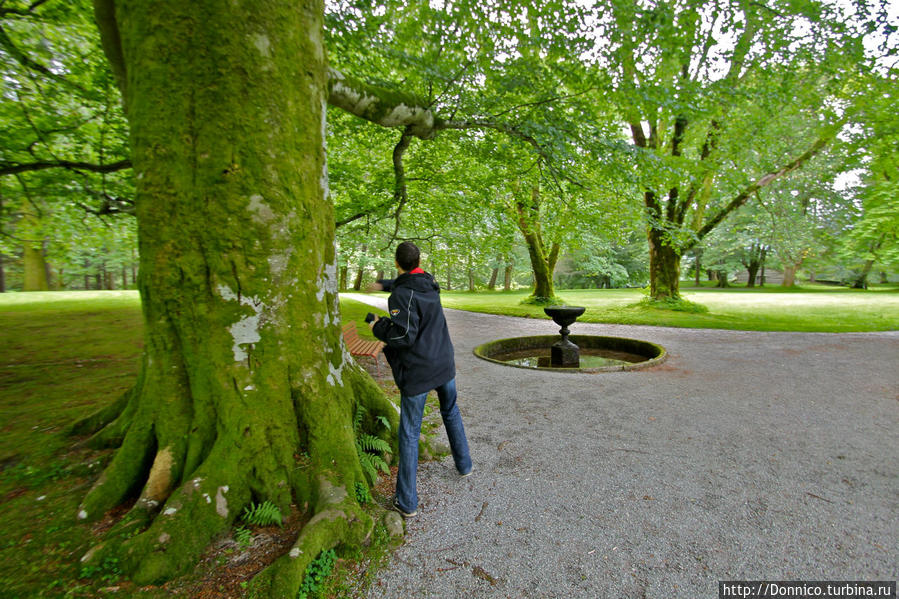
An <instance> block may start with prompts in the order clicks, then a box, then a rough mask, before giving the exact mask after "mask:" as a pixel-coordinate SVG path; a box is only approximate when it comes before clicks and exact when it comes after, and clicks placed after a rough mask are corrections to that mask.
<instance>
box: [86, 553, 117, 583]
mask: <svg viewBox="0 0 899 599" xmlns="http://www.w3.org/2000/svg"><path fill="white" fill-rule="evenodd" d="M121 574H122V570H121V569H120V568H119V560H117V559H116V558H114V557H107V558H106V559H104V560H103V561H102V562H101V563H100V564H98V565H96V566H83V567H82V568H81V573H80V574H79V577H80V578H95V579H97V580H101V581H103V582H107V583H109V582H115V581H116V580H118V578H119V576H121Z"/></svg>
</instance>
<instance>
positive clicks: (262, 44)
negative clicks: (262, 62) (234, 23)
mask: <svg viewBox="0 0 899 599" xmlns="http://www.w3.org/2000/svg"><path fill="white" fill-rule="evenodd" d="M250 39H251V40H252V41H253V45H254V46H256V49H257V50H259V54H261V55H262V57H263V58H271V57H272V43H271V42H270V41H268V36H266V35H263V34H261V33H256V34H254V35H251V36H250Z"/></svg>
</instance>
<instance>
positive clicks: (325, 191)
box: [318, 95, 331, 201]
mask: <svg viewBox="0 0 899 599" xmlns="http://www.w3.org/2000/svg"><path fill="white" fill-rule="evenodd" d="M327 117H328V103H327V101H326V100H325V97H324V95H323V96H322V119H321V121H322V124H321V136H322V172H321V175H320V176H319V178H318V184H319V187H321V190H322V199H323V200H325V201H327V200H328V197H329V195H330V194H331V188H330V186H329V184H328V144H327V139H328V131H327V124H328V123H327V120H328V119H327Z"/></svg>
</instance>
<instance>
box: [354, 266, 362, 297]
mask: <svg viewBox="0 0 899 599" xmlns="http://www.w3.org/2000/svg"><path fill="white" fill-rule="evenodd" d="M362 275H363V270H362V267H361V266H360V267H359V270H357V271H356V280H354V281H353V291H359V290H360V289H362Z"/></svg>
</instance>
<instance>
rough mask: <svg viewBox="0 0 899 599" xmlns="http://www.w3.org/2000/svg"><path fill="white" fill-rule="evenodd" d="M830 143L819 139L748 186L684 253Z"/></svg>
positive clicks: (713, 218) (698, 234)
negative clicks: (740, 208)
mask: <svg viewBox="0 0 899 599" xmlns="http://www.w3.org/2000/svg"><path fill="white" fill-rule="evenodd" d="M828 142H829V139H828V138H818V139H817V140H815V143H813V144H812V145H811V147H810V148H809V149H808V150H806V151H805V152H803V154H802V155H801V156H799V157H798V158H796V159H794V160H792V161H790V162H789V163H787V164H785V165H784V166H782V167H781V168H779V169H777V170H775V171H771V172H769V173H766V174H765V175H763V176H762V177H760V178H758V179H757V180H755V181H754V182H753V183H751V184H750V185H748V186H747V187H746V188H745V189H743V191H741V192H740V193H738V194H737V195H736V196H735V197H734V198H733V199H732V200H731V201H730V202H728V204H727V205H726V206H725V207H724V208H722V209H721V210H719V211H718V213H717V214H716V215H715V216H713V217H712V218H711V219H710V220H709V221H708V222H707V223H706V224H705V225H704V226H703V227H702V228H701V229H699V231H697V232H696V237H695V238H693V240H692V241H690V242H688V243H687V244H686V245H685V246H684V248H683V251H687V250H689V249H690V248H692V247H693V246H694V245H696V244H697V243H698V242H699V241H700V240H701V239H702V238H703V237H705V236H706V235H708V234H709V233H710V232H711V231H712V230H713V229H714V228H715V227H717V226H718V224H720V223H721V221H723V220H724V219H725V218H726V217H727V215H728V214H730V213H731V212H733V211H734V210H736V209H737V208H739V207H740V206H742V205H743V204H745V203H746V202H747V200H749V198H750V197H751V196H752V195H753V194H754V193H756V192H757V191H758V190H760V189H762V188H763V187H765V186H767V185H769V184H770V183H772V182H774V181H775V180H777V179H779V178H781V177H783V176H784V175H787V174H789V173H791V172H793V171H795V170H796V169H798V168H799V167H801V166H802V165H803V164H805V163H806V162H807V161H808V160H809V159H811V158H812V157H813V156H815V154H817V153H818V152H820V151H821V150H822V149H823V148H824V147H825V146H826V145H827V144H828Z"/></svg>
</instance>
